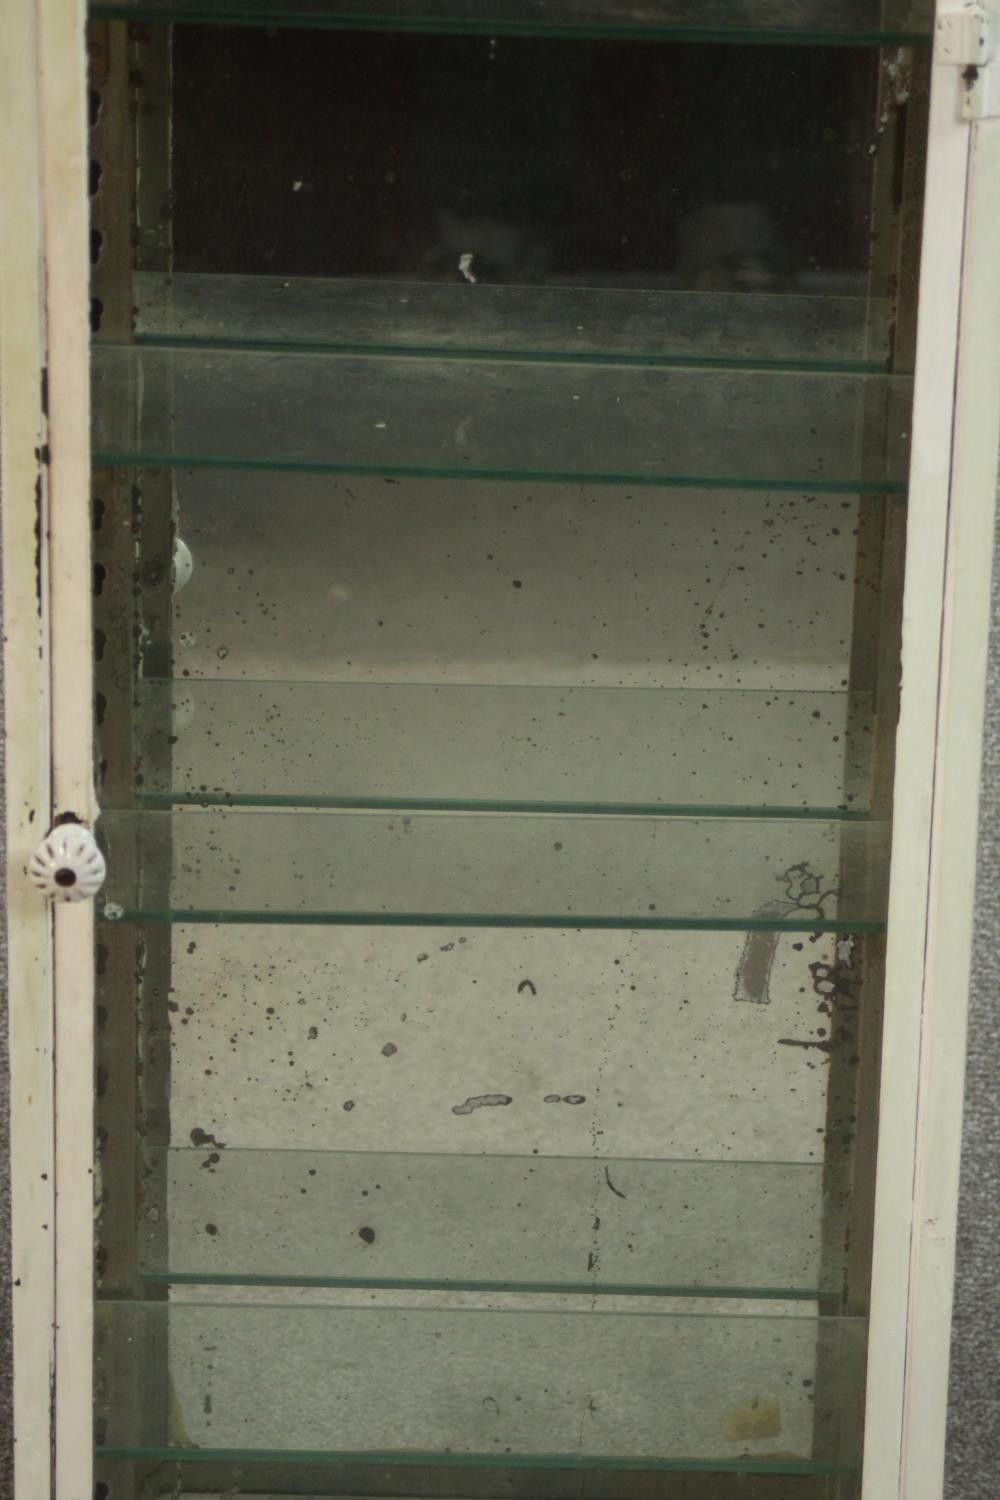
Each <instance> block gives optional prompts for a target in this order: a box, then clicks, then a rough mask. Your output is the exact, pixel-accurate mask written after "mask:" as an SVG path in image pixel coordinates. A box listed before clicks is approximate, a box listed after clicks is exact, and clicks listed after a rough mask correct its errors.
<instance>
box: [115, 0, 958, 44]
mask: <svg viewBox="0 0 1000 1500" xmlns="http://www.w3.org/2000/svg"><path fill="white" fill-rule="evenodd" d="M90 13H91V15H94V16H106V17H109V18H116V19H122V20H145V21H193V22H199V21H201V22H214V23H217V24H220V23H228V24H230V25H233V24H244V25H256V26H264V25H271V26H308V27H320V28H323V27H330V28H349V29H361V30H385V31H429V32H478V33H482V34H485V35H489V36H493V35H496V36H511V35H513V36H584V37H585V36H595V37H614V36H626V37H629V36H631V37H637V38H638V37H651V38H655V37H678V38H682V39H684V40H690V41H706V40H708V41H710V40H718V41H734V42H736V41H739V42H754V41H759V42H772V43H773V42H793V43H797V44H800V45H803V46H811V47H819V46H859V45H869V44H871V45H876V44H878V43H883V44H888V43H891V42H900V43H902V42H920V41H927V40H929V38H930V34H931V27H932V24H933V10H932V6H931V4H930V0H890V3H888V4H878V3H876V0H738V3H736V4H733V3H732V0H513V3H510V0H505V3H504V4H503V5H502V6H500V5H495V6H491V7H484V6H483V5H482V4H481V0H294V3H292V4H290V5H284V4H282V3H281V0H96V3H94V0H92V3H91V6H90Z"/></svg>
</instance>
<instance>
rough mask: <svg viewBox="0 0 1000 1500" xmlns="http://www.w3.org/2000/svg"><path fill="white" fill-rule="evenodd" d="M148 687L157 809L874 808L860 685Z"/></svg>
mask: <svg viewBox="0 0 1000 1500" xmlns="http://www.w3.org/2000/svg"><path fill="white" fill-rule="evenodd" d="M138 701H139V708H140V718H141V723H142V725H143V729H142V746H143V776H144V779H143V783H142V789H141V792H140V800H141V802H142V804H143V805H144V806H146V807H169V806H172V805H181V804H184V803H195V804H198V805H202V806H204V805H208V804H213V803H224V804H226V805H227V806H240V807H251V806H271V807H277V806H282V805H284V806H296V807H306V806H308V807H342V808H351V807H354V808H379V807H383V808H384V807H395V808H414V809H416V808H423V809H425V810H431V809H434V810H437V811H461V810H469V811H476V810H478V811H482V812H533V811H534V812H603V813H616V814H621V813H630V812H631V813H651V814H671V813H674V814H676V813H679V812H680V813H686V812H692V811H696V812H698V813H699V814H700V815H701V816H710V815H711V816H716V815H718V816H725V817H732V816H734V815H740V816H744V815H766V816H770V817H782V818H790V817H791V818H794V817H813V818H816V817H819V818H836V817H838V816H840V817H856V818H861V817H864V815H865V803H864V802H863V801H862V800H861V799H860V798H856V799H855V800H852V801H851V802H850V803H848V802H847V800H846V799H845V793H844V787H845V786H852V787H863V786H864V785H865V775H864V772H865V760H864V750H865V747H866V743H867V734H868V733H869V732H870V717H871V704H870V700H869V698H868V697H867V696H865V695H861V694H855V695H850V696H849V695H848V694H846V693H809V692H805V693H800V692H768V691H751V692H741V691H739V690H732V691H725V690H723V691H715V692H712V691H707V692H697V691H695V690H685V689H676V690H673V691H671V690H664V691H659V690H657V689H651V688H590V687H587V688H572V687H491V686H488V685H482V684H481V685H470V686H461V685H457V684H433V683H384V684H383V683H374V684H366V683H322V682H232V681H224V680H223V681H220V680H214V681H212V680H205V681H192V680H184V679H180V680H175V681H167V680H156V679H150V680H147V681H144V682H141V683H140V684H139V697H138ZM849 717H850V721H851V726H852V736H851V743H852V744H853V745H854V746H856V747H857V748H856V750H855V752H854V754H853V756H851V764H850V765H846V764H845V762H846V760H847V758H848V757H847V751H846V749H845V745H846V743H847V741H848V736H847V733H846V730H847V724H848V718H849ZM171 762H172V774H171V779H170V781H169V782H168V781H167V780H165V779H160V780H158V779H157V772H156V768H157V767H160V766H167V765H169V764H170V763H171ZM848 796H851V797H853V796H854V794H853V793H851V794H848ZM734 800H735V801H736V802H737V805H736V806H734V805H733V803H734Z"/></svg>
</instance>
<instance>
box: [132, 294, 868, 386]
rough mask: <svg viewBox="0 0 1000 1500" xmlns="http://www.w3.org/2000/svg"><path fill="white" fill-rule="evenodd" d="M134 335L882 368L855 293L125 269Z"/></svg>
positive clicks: (459, 352) (153, 340) (160, 341)
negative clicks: (129, 274) (130, 275)
mask: <svg viewBox="0 0 1000 1500" xmlns="http://www.w3.org/2000/svg"><path fill="white" fill-rule="evenodd" d="M134 295H135V301H136V314H135V336H136V342H137V343H140V344H144V345H161V346H163V345H173V346H178V345H179V346H181V347H190V346H192V345H195V346H197V345H204V344H211V345H215V346H217V347H218V346H234V347H237V348H243V349H266V348H271V347H274V346H277V347H279V348H283V349H286V350H292V349H298V350H313V351H319V350H326V351H328V352H336V353H352V352H358V353H363V352H366V351H367V352H373V353H383V354H384V353H390V352H393V351H395V352H402V353H409V354H433V355H437V356H439V357H441V356H443V355H451V356H454V357H461V358H472V357H480V358H483V357H488V358H492V359H498V358H507V359H518V360H530V359H541V360H547V361H557V360H562V361H567V362H572V361H578V360H588V361H598V362H606V363H633V364H634V363H637V362H640V363H644V364H647V363H648V364H668V363H669V364H687V365H695V366H699V365H712V366H731V365H736V364H740V365H742V364H749V365H752V366H754V367H757V368H767V367H769V366H776V365H777V366H795V367H798V368H802V369H817V370H841V371H848V372H853V373H866V372H867V373H877V372H879V371H884V370H885V369H886V368H887V365H888V358H889V329H888V307H887V304H886V303H884V302H878V303H872V302H867V301H866V300H865V299H864V298H863V297H844V296H829V297H823V296H807V295H801V296H799V295H797V296H782V295H777V294H770V295H768V294H755V293H736V292H728V293H727V292H714V293H709V292H700V293H699V292H690V291H677V290H648V289H635V288H631V289H629V288H626V289H619V288H616V287H615V286H614V285H609V286H595V287H571V286H558V285H556V286H553V285H546V286H540V287H529V286H491V285H489V284H487V285H482V286H475V287H473V286H449V285H435V284H432V283H423V284H421V283H420V282H419V281H385V280H378V281H360V280H359V281H354V280H326V279H322V278H318V277H315V278H305V277H299V278H295V279H292V280H283V279H282V278H281V277H277V276H209V275H204V276H198V275H180V274H178V275H173V276H163V275H158V274H154V273H152V272H140V273H139V274H138V275H137V276H136V277H135V282H134Z"/></svg>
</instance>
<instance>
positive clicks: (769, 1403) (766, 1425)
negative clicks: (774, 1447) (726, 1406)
mask: <svg viewBox="0 0 1000 1500" xmlns="http://www.w3.org/2000/svg"><path fill="white" fill-rule="evenodd" d="M780 1431H781V1406H780V1404H779V1402H778V1398H777V1396H755V1397H754V1398H753V1400H752V1401H748V1402H746V1403H745V1404H744V1405H743V1406H734V1407H733V1408H732V1410H731V1411H727V1412H724V1413H723V1416H722V1436H723V1437H724V1438H728V1439H729V1441H730V1442H739V1441H741V1440H742V1439H744V1438H772V1437H777V1436H778V1434H779V1433H780Z"/></svg>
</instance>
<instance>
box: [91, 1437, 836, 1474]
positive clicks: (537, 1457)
mask: <svg viewBox="0 0 1000 1500" xmlns="http://www.w3.org/2000/svg"><path fill="white" fill-rule="evenodd" d="M94 1457H95V1458H97V1459H98V1460H100V1459H152V1460H155V1461H156V1462H160V1463H175V1464H176V1463H184V1464H199V1463H201V1464H211V1463H239V1464H253V1463H258V1464H268V1463H269V1464H273V1463H292V1464H310V1463H313V1464H334V1463H335V1464H379V1465H383V1466H387V1467H388V1466H393V1465H397V1464H399V1465H405V1466H410V1465H417V1464H419V1465H421V1466H426V1467H427V1468H446V1469H483V1468H503V1469H584V1470H601V1471H602V1472H605V1471H608V1470H639V1471H644V1470H645V1471H653V1472H656V1473H668V1472H670V1473H682V1474H683V1473H690V1474H850V1473H853V1471H854V1470H855V1469H856V1468H857V1464H856V1463H851V1462H848V1461H846V1460H845V1461H837V1460H833V1459H830V1460H817V1461H813V1460H811V1459H798V1458H766V1459H764V1458H745V1457H743V1456H738V1457H736V1458H721V1459H705V1458H632V1457H630V1456H628V1455H627V1454H623V1455H616V1456H614V1457H608V1458H605V1457H603V1456H601V1455H589V1454H587V1455H581V1454H576V1453H506V1452H505V1453H502V1454H497V1453H496V1452H492V1453H491V1452H489V1451H488V1450H487V1451H484V1452H481V1453H451V1452H447V1451H443V1452H442V1451H432V1450H430V1449H428V1450H426V1451H422V1450H420V1449H410V1448H406V1449H404V1448H385V1449H382V1450H381V1451H372V1450H369V1449H355V1450H351V1449H336V1448H308V1449H302V1448H297V1449H294V1450H291V1449H280V1448H200V1447H181V1446H178V1447H172V1448H171V1447H156V1446H154V1445H149V1446H146V1445H140V1444H136V1445H135V1446H134V1447H129V1446H115V1445H110V1444H109V1445H107V1446H104V1447H96V1448H95V1449H94Z"/></svg>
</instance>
